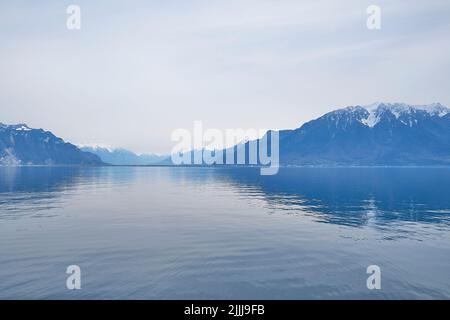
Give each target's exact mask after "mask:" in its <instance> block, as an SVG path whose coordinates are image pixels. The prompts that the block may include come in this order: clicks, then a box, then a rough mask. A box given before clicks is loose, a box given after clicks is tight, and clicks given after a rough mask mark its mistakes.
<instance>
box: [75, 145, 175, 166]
mask: <svg viewBox="0 0 450 320" xmlns="http://www.w3.org/2000/svg"><path fill="white" fill-rule="evenodd" d="M80 149H81V150H83V151H86V152H90V153H93V154H95V155H97V156H99V157H100V159H102V160H103V161H104V162H107V163H109V164H113V165H150V164H158V163H161V162H163V161H164V160H166V159H167V158H168V156H160V155H157V154H141V155H138V154H136V153H134V152H132V151H129V150H126V149H122V148H119V149H111V148H106V147H101V146H80Z"/></svg>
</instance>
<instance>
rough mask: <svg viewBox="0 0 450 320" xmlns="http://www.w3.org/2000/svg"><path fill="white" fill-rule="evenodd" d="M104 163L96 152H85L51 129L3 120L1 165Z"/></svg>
mask: <svg viewBox="0 0 450 320" xmlns="http://www.w3.org/2000/svg"><path fill="white" fill-rule="evenodd" d="M101 164H103V162H102V161H101V160H100V158H99V157H97V156H96V155H94V154H91V153H87V152H82V151H81V150H80V149H78V148H77V147H76V146H74V145H73V144H70V143H66V142H64V140H62V139H61V138H58V137H56V136H55V135H53V134H52V133H51V132H49V131H44V130H42V129H32V128H30V127H28V126H27V125H26V124H17V125H5V124H1V123H0V165H101Z"/></svg>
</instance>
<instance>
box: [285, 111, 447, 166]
mask: <svg viewBox="0 0 450 320" xmlns="http://www.w3.org/2000/svg"><path fill="white" fill-rule="evenodd" d="M280 161H281V163H283V164H299V165H363V166H364V165H448V164H450V109H448V108H447V107H445V106H443V105H441V104H440V103H433V104H429V105H408V104H405V103H392V104H391V103H374V104H372V105H368V106H351V107H347V108H343V109H338V110H335V111H332V112H329V113H327V114H325V115H323V116H322V117H320V118H318V119H315V120H312V121H309V122H307V123H305V124H304V125H302V126H301V127H300V128H298V129H295V130H285V131H281V132H280Z"/></svg>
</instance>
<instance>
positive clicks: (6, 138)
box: [0, 103, 450, 166]
mask: <svg viewBox="0 0 450 320" xmlns="http://www.w3.org/2000/svg"><path fill="white" fill-rule="evenodd" d="M268 134H270V131H269V133H268ZM246 147H248V144H246ZM168 160H170V159H168V156H159V155H154V154H148V155H136V154H135V153H133V152H131V151H128V150H124V149H113V150H109V149H107V148H101V147H83V148H82V149H79V148H78V147H76V146H74V145H72V144H70V143H65V142H64V141H63V140H62V139H61V138H58V137H55V136H54V135H53V134H52V133H50V132H48V131H44V130H42V129H31V128H29V127H27V126H26V125H24V124H20V125H14V126H6V125H3V124H0V165H29V164H44V165H56V164H70V165H101V164H103V163H109V164H117V165H127V164H129V165H147V164H170V161H168ZM280 163H281V164H282V165H324V166H327V165H329V166H336V165H338V166H371V165H381V166H389V165H398V166H405V165H450V109H449V108H447V107H445V106H443V105H441V104H440V103H433V104H429V105H408V104H404V103H375V104H372V105H369V106H350V107H346V108H343V109H338V110H335V111H332V112H329V113H327V114H325V115H323V116H321V117H319V118H317V119H315V120H312V121H309V122H307V123H305V124H303V125H302V126H301V127H300V128H298V129H295V130H282V131H280Z"/></svg>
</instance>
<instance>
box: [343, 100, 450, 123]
mask: <svg viewBox="0 0 450 320" xmlns="http://www.w3.org/2000/svg"><path fill="white" fill-rule="evenodd" d="M358 107H361V108H363V109H365V110H366V111H367V115H366V117H365V118H363V119H362V120H361V123H363V124H365V125H367V126H368V127H371V128H373V127H374V126H375V125H377V124H378V123H379V122H380V121H381V118H382V116H383V115H384V114H385V113H386V112H387V113H390V114H392V115H394V116H395V118H396V119H399V118H400V117H407V118H411V116H412V115H413V114H415V113H417V112H419V113H420V112H421V113H423V112H425V113H426V114H428V116H431V117H433V116H438V117H443V116H445V115H447V114H449V113H450V109H449V108H447V107H446V106H444V105H442V104H441V103H439V102H435V103H431V104H424V105H410V104H407V103H403V102H396V103H386V102H375V103H372V104H369V105H365V106H356V107H348V108H358ZM348 108H347V109H348ZM349 110H351V109H349ZM409 125H410V126H411V125H412V122H409Z"/></svg>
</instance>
